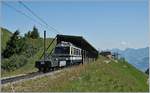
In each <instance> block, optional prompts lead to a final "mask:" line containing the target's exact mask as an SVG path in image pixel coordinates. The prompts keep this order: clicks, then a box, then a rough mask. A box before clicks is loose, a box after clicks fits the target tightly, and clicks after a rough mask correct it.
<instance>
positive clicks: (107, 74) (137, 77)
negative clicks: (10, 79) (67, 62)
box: [2, 57, 148, 92]
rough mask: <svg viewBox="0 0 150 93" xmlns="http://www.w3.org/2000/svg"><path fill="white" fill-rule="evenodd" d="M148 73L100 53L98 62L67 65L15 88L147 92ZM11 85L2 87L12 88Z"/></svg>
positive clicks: (44, 90)
mask: <svg viewBox="0 0 150 93" xmlns="http://www.w3.org/2000/svg"><path fill="white" fill-rule="evenodd" d="M147 79H148V75H146V74H145V73H143V72H141V71H139V70H137V69H136V68H134V67H133V66H132V65H130V64H128V63H127V62H125V61H122V60H118V61H116V60H109V59H106V58H104V57H99V59H98V60H97V61H96V62H91V63H88V64H84V65H79V66H75V67H72V68H69V69H64V70H63V71H62V72H61V73H58V74H55V75H53V76H45V77H41V78H37V79H34V80H28V81H23V82H19V83H15V84H13V89H14V91H16V92H18V91H30V92H31V91H38V92H48V91H52V92H54V91H58V92H59V91H64V92H66V91H80V92H86V91H88V92H109V91H111V92H123V91H125V92H129V91H133V92H137V91H139V92H142V91H144V92H146V91H147V92H148V84H147ZM11 89H12V85H8V86H5V87H4V86H3V87H2V91H12V90H11Z"/></svg>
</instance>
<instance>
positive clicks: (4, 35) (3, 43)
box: [1, 28, 12, 50]
mask: <svg viewBox="0 0 150 93" xmlns="http://www.w3.org/2000/svg"><path fill="white" fill-rule="evenodd" d="M11 35H12V33H11V32H10V31H9V30H7V29H5V28H1V48H2V50H4V49H5V47H6V43H7V41H8V40H9V39H10V36H11Z"/></svg>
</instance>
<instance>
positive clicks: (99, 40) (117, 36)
mask: <svg viewBox="0 0 150 93" xmlns="http://www.w3.org/2000/svg"><path fill="white" fill-rule="evenodd" d="M5 2H6V1H5ZM6 3H8V4H10V5H12V6H14V7H16V8H17V9H18V10H20V11H22V12H25V13H26V14H28V15H29V16H31V17H33V18H34V19H36V18H35V17H34V16H32V15H31V14H30V12H28V11H27V10H26V9H25V8H24V7H23V6H21V5H20V4H19V3H18V2H10V1H9V2H8V1H7V2H6ZM24 3H25V4H26V5H28V7H30V8H31V9H32V10H33V11H34V12H35V13H36V14H38V15H39V16H40V17H41V18H43V19H44V20H45V21H46V22H47V23H48V24H49V25H51V26H52V27H54V28H55V29H57V30H58V31H59V32H61V33H63V34H67V35H79V36H83V37H84V38H85V39H87V40H88V41H89V42H90V43H91V44H93V46H95V47H96V48H97V49H100V50H101V49H112V48H120V49H124V48H127V47H129V48H141V47H147V46H148V0H120V1H119V0H112V1H110V0H106V1H103V0H100V1H95V2H94V1H93V2H92V1H90V2H86V1H78V2H77V1H74V2H71V1H70V2H65V1H62V2H60V1H57V2H54V1H53V2H52V1H42V0H41V1H30V2H25V1H24ZM1 5H2V7H1V10H2V11H1V13H2V18H1V19H2V22H1V26H2V27H5V28H8V29H9V30H11V31H12V32H14V31H15V30H16V29H19V30H20V32H21V34H24V33H25V32H27V31H29V30H31V29H32V27H33V26H34V25H35V26H36V27H37V28H38V29H39V32H40V35H41V36H42V35H43V31H44V30H47V37H54V36H55V35H56V33H54V31H53V30H52V29H51V31H50V30H49V29H47V28H45V27H44V26H41V25H39V24H38V23H36V22H33V21H32V20H30V19H28V18H26V17H25V16H23V15H21V14H19V13H18V12H16V11H14V10H13V9H11V8H9V7H7V6H6V5H4V4H3V3H2V4H1Z"/></svg>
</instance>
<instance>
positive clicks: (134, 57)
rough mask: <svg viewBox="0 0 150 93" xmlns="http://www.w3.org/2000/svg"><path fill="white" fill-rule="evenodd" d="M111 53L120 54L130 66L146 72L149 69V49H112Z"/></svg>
mask: <svg viewBox="0 0 150 93" xmlns="http://www.w3.org/2000/svg"><path fill="white" fill-rule="evenodd" d="M111 51H112V52H118V53H119V54H120V56H121V57H124V58H125V59H126V60H127V61H128V62H129V63H130V64H132V65H133V66H135V67H136V68H138V69H140V70H141V71H146V70H147V68H148V67H149V47H146V48H139V49H133V48H127V49H125V50H120V49H112V50H111Z"/></svg>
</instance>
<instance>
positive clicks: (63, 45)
mask: <svg viewBox="0 0 150 93" xmlns="http://www.w3.org/2000/svg"><path fill="white" fill-rule="evenodd" d="M81 63H83V62H82V49H81V48H79V47H77V46H75V45H73V44H72V43H70V42H64V41H62V42H60V43H58V44H57V45H56V47H55V48H54V50H53V52H52V54H51V55H50V56H49V55H47V54H45V55H44V58H42V59H41V60H38V61H36V62H35V67H36V68H38V70H39V72H47V71H51V70H55V69H58V68H63V67H67V66H71V65H75V64H81Z"/></svg>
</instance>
